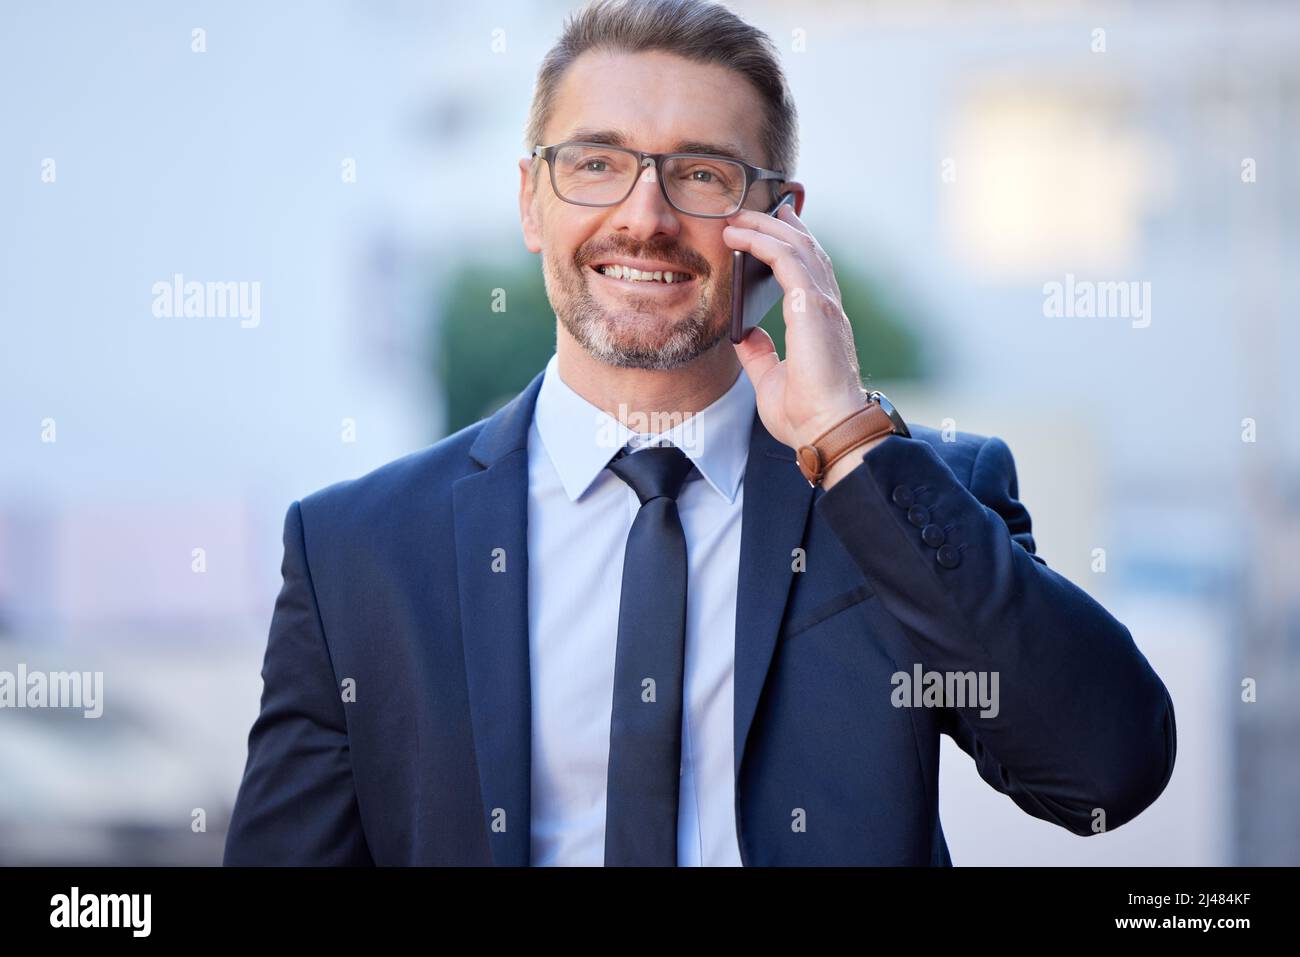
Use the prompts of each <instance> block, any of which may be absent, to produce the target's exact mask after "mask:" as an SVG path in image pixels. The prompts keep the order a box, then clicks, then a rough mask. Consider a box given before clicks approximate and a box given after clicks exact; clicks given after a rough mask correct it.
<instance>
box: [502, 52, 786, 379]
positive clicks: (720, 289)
mask: <svg viewBox="0 0 1300 957" xmlns="http://www.w3.org/2000/svg"><path fill="white" fill-rule="evenodd" d="M558 93H559V95H558V97H557V99H556V105H555V109H554V111H553V113H552V116H551V118H550V121H549V124H548V127H547V137H548V138H547V140H546V142H545V143H543V144H542V145H544V146H549V145H550V144H551V143H556V142H559V141H561V140H568V139H585V138H587V137H588V135H589V134H590V133H591V132H592V131H615V130H618V131H621V132H623V133H624V134H625V135H626V136H627V141H626V142H625V143H624V144H623V145H626V146H628V147H631V148H632V149H640V150H645V151H647V152H673V151H675V150H679V149H681V144H684V143H716V144H730V145H732V146H733V147H734V148H735V149H736V150H737V152H738V155H739V157H740V158H741V159H743V160H745V161H746V162H748V163H750V164H752V165H754V166H768V165H769V157H767V156H766V155H764V154H763V153H762V152H761V151H760V147H759V142H758V136H757V131H758V129H759V126H760V123H761V117H762V112H761V111H762V105H761V102H760V100H759V97H758V94H757V93H756V92H755V91H754V90H753V88H752V87H750V85H749V84H748V83H746V82H745V81H744V80H743V78H741V77H739V76H738V75H737V74H735V73H734V72H732V71H730V70H727V69H725V68H723V67H720V66H715V65H706V64H700V63H693V62H691V61H689V60H685V59H683V58H681V57H678V56H675V55H673V54H668V53H661V52H649V53H631V54H629V53H609V52H596V51H591V52H588V53H585V54H583V55H582V56H581V57H579V58H578V59H577V60H575V61H574V62H573V64H572V65H571V66H570V67H569V70H568V73H567V74H566V75H565V77H564V80H563V81H562V83H561V85H560V89H559V91H558ZM580 131H585V132H580ZM690 151H691V152H699V150H690ZM532 163H534V164H537V165H538V167H539V169H538V170H537V176H536V188H535V190H534V186H533V176H532V175H530V170H531V165H530V164H529V162H528V161H527V160H523V161H521V162H520V170H521V172H522V173H523V175H522V177H521V185H520V213H521V216H522V219H523V228H524V237H525V241H526V242H527V245H528V248H529V249H530V250H532V251H533V252H540V253H541V256H542V275H543V278H544V280H545V283H546V292H547V295H548V296H549V298H550V301H551V306H552V308H553V309H554V310H555V314H556V316H557V317H558V318H559V320H560V322H561V323H563V324H564V328H565V329H566V330H568V332H569V334H570V335H572V336H573V338H574V339H575V340H577V342H578V343H579V344H580V345H582V347H583V348H584V349H585V350H586V351H587V352H588V353H590V354H591V355H592V356H594V357H596V358H598V359H600V360H602V361H604V362H607V363H609V364H610V365H614V366H621V367H625V368H638V369H673V368H677V367H679V366H682V365H684V364H686V363H688V362H690V361H691V360H693V359H695V358H696V357H697V356H699V355H701V354H702V353H704V352H706V351H707V350H709V349H710V348H712V347H713V346H715V345H717V344H718V342H720V341H721V340H722V338H723V337H724V336H725V335H726V334H727V330H728V327H729V324H730V320H731V259H732V250H731V249H730V248H729V247H728V246H727V245H726V244H725V243H723V241H722V230H723V227H724V226H725V225H726V220H722V219H702V218H700V217H697V216H687V215H686V214H684V213H679V212H678V211H677V210H675V209H673V207H672V206H670V205H669V204H668V202H667V201H666V200H665V199H664V196H663V193H662V192H661V191H660V188H659V183H658V181H657V174H656V172H655V170H654V169H653V168H651V169H645V170H643V171H642V173H641V175H640V176H639V178H638V179H637V183H636V186H635V187H633V189H632V193H631V195H629V196H628V197H627V199H626V200H624V201H623V202H622V203H621V204H619V205H617V206H606V207H591V206H578V205H574V204H572V203H566V202H564V201H563V200H561V199H560V198H559V197H557V196H556V195H555V191H554V190H553V189H552V188H551V181H550V171H549V170H548V169H547V168H546V164H545V162H543V161H542V160H541V159H534V160H533V161H532ZM768 196H769V190H768V187H767V186H766V185H765V184H758V185H755V186H754V187H753V188H751V189H750V191H749V194H748V196H746V200H745V206H747V207H749V208H752V209H761V208H764V207H765V205H766V203H765V201H766V198H767V197H768ZM611 260H613V261H616V262H631V263H636V262H643V263H647V262H654V263H656V264H658V263H662V264H664V265H665V268H672V269H673V271H674V272H686V273H689V274H690V275H691V276H692V277H693V278H692V279H690V280H689V281H687V282H681V283H676V282H675V283H673V284H671V285H669V284H665V283H658V282H636V281H633V280H629V279H615V278H611V277H608V276H605V275H603V274H601V273H600V272H597V271H596V269H594V268H593V267H594V266H595V265H596V264H600V263H606V262H609V261H611Z"/></svg>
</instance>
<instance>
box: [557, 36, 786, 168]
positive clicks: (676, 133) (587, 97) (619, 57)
mask: <svg viewBox="0 0 1300 957" xmlns="http://www.w3.org/2000/svg"><path fill="white" fill-rule="evenodd" d="M762 110H763V105H762V101H761V100H760V99H759V96H758V92H757V91H756V90H755V89H754V88H753V87H752V86H750V84H749V83H748V82H747V81H746V80H745V79H744V77H742V76H741V75H740V74H739V73H736V72H735V71H734V70H729V69H727V68H726V67H724V66H719V65H718V64H716V63H696V62H694V61H692V60H687V59H685V58H683V57H679V56H677V55H676V54H672V53H664V52H662V51H657V50H655V51H648V52H641V53H622V52H612V51H606V50H589V51H587V52H586V53H584V54H582V55H581V56H580V57H578V58H577V59H576V60H574V61H573V63H572V64H571V65H570V66H569V69H568V71H567V72H566V73H565V75H564V78H563V79H562V80H561V82H560V86H559V89H558V90H557V95H556V100H555V107H554V109H553V110H552V113H551V117H550V119H549V121H548V123H547V128H546V132H547V137H548V138H547V143H556V142H559V141H560V140H566V139H583V138H587V137H586V136H584V135H574V134H580V133H583V132H584V131H585V132H592V131H609V132H622V133H624V134H625V135H626V140H627V141H626V142H625V143H623V144H622V145H625V146H630V147H632V148H634V149H641V150H646V151H648V152H671V151H674V150H681V151H684V152H687V151H689V152H714V150H700V149H698V146H699V145H702V144H709V145H716V146H718V147H726V148H725V149H722V150H720V151H721V152H724V153H736V154H738V158H740V159H744V160H746V161H748V162H750V163H753V164H755V165H758V166H761V165H765V161H766V159H767V157H766V156H763V155H762V152H761V149H760V145H759V136H758V131H759V128H760V125H761V123H762V115H763V114H762Z"/></svg>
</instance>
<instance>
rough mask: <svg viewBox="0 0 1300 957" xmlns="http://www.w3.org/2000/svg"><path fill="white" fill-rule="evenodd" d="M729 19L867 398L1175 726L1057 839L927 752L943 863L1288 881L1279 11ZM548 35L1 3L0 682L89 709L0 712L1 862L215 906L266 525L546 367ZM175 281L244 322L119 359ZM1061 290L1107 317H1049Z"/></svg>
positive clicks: (1298, 91) (1290, 828) (1291, 46)
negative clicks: (960, 444)
mask: <svg viewBox="0 0 1300 957" xmlns="http://www.w3.org/2000/svg"><path fill="white" fill-rule="evenodd" d="M732 5H733V7H734V8H735V9H737V10H738V11H740V12H741V13H742V14H743V15H745V16H746V17H747V18H749V19H750V20H751V21H752V22H754V23H755V24H756V25H758V26H760V27H761V28H763V29H764V30H766V31H767V32H768V33H769V34H770V35H771V36H772V37H773V39H774V40H775V42H776V44H777V46H778V47H779V48H780V49H781V51H782V56H783V60H784V65H785V67H786V69H787V70H788V73H789V77H790V81H791V84H792V86H793V89H794V93H795V97H796V99H797V102H798V106H799V110H800V133H801V145H800V154H799V155H800V162H799V165H798V169H797V178H798V179H799V180H800V181H802V182H804V183H805V184H807V187H808V198H807V204H806V206H805V211H804V217H803V218H804V220H805V222H806V223H807V224H808V225H809V227H810V228H811V229H812V231H813V232H814V234H816V235H817V236H818V238H819V239H820V240H821V242H822V243H823V245H824V246H825V247H826V248H827V250H828V251H829V252H830V254H831V256H832V259H833V261H834V263H835V265H836V269H837V274H838V275H839V277H840V282H841V285H842V287H843V288H844V291H845V296H846V309H847V311H848V312H849V314H850V315H851V316H852V317H853V318H854V320H855V324H856V328H857V333H858V345H859V350H860V355H861V361H862V367H863V370H864V372H865V373H868V374H869V375H870V381H871V384H872V385H873V386H875V387H878V388H882V389H884V390H885V391H887V392H888V393H889V394H890V395H891V397H893V398H894V399H895V401H896V402H897V403H898V405H899V407H900V408H901V409H902V410H904V414H905V415H906V416H907V418H908V419H909V420H911V421H915V422H922V423H926V424H929V425H934V426H938V427H943V426H944V425H945V424H951V425H952V427H955V428H957V429H961V430H965V431H971V432H976V433H980V434H984V435H998V436H1001V437H1002V438H1004V439H1005V440H1006V441H1007V442H1008V443H1009V444H1010V446H1011V449H1012V451H1013V452H1014V453H1015V456H1016V462H1017V465H1018V469H1019V480H1020V491H1021V496H1022V499H1023V501H1024V502H1025V504H1026V505H1027V507H1028V508H1029V509H1030V511H1031V513H1032V515H1033V519H1034V532H1035V537H1036V539H1037V542H1038V548H1039V552H1040V554H1042V555H1043V556H1044V557H1045V558H1046V560H1047V561H1048V563H1049V564H1050V565H1051V566H1052V567H1053V568H1055V569H1057V570H1058V571H1060V572H1061V573H1062V574H1064V575H1066V576H1067V577H1069V578H1070V579H1071V580H1072V581H1074V582H1076V583H1078V584H1079V585H1081V586H1082V587H1083V588H1085V589H1086V590H1087V591H1088V592H1089V593H1090V594H1092V595H1093V596H1094V597H1096V598H1097V599H1098V600H1099V601H1101V602H1102V603H1103V604H1105V605H1106V606H1107V607H1108V608H1109V609H1110V610H1111V611H1112V612H1114V614H1115V615H1116V616H1117V617H1119V619H1120V620H1121V621H1123V622H1124V623H1125V624H1126V625H1128V627H1129V628H1130V630H1131V631H1132V633H1133V636H1134V638H1135V640H1136V642H1137V644H1138V645H1139V647H1140V648H1141V650H1142V651H1143V653H1144V654H1145V655H1146V656H1147V657H1148V658H1149V659H1150V661H1151V662H1152V664H1153V666H1154V667H1155V668H1156V670H1157V671H1158V673H1159V674H1160V675H1161V677H1162V678H1163V679H1164V681H1165V683H1166V684H1167V685H1168V686H1169V688H1170V690H1171V693H1172V695H1173V699H1174V704H1175V709H1176V713H1177V721H1178V760H1177V767H1176V769H1175V773H1174V776H1173V779H1172V781H1171V782H1170V784H1169V786H1168V788H1167V790H1166V791H1165V793H1164V794H1163V795H1162V796H1161V797H1160V798H1159V800H1158V801H1157V803H1156V804H1155V805H1153V807H1152V808H1151V809H1150V810H1148V811H1147V812H1146V813H1145V814H1143V815H1142V816H1141V817H1139V818H1138V819H1136V820H1135V821H1133V822H1132V823H1130V824H1127V825H1125V826H1124V827H1122V828H1119V829H1117V830H1116V831H1114V832H1113V833H1108V834H1104V835H1101V836H1099V837H1095V838H1088V839H1081V838H1077V837H1074V836H1072V835H1070V834H1068V833H1066V832H1065V831H1063V830H1060V829H1059V828H1056V827H1054V826H1052V825H1049V824H1046V823H1044V822H1042V821H1038V820H1035V819H1033V818H1030V817H1029V816H1027V815H1025V814H1024V813H1023V812H1021V811H1020V810H1019V809H1018V808H1017V807H1016V806H1015V805H1013V804H1012V803H1011V801H1010V800H1009V799H1007V798H1006V797H1004V796H1002V795H1000V794H998V793H997V792H995V791H993V790H992V789H991V788H990V787H989V786H988V785H986V784H985V783H984V782H983V781H981V780H980V779H979V777H978V776H977V774H976V772H975V769H974V766H973V763H972V762H971V761H970V759H969V758H967V757H966V756H965V755H964V754H962V753H961V752H960V751H959V750H958V749H957V748H956V746H955V745H953V744H952V743H951V742H950V741H948V740H947V739H945V740H944V751H943V768H942V779H941V814H942V819H943V824H944V830H945V833H946V835H947V839H948V842H949V846H950V849H951V852H952V857H953V860H954V862H955V863H956V864H958V865H963V864H1176V865H1200V864H1300V745H1298V744H1297V743H1296V742H1297V735H1298V734H1300V696H1297V693H1296V692H1297V690H1298V689H1300V587H1297V579H1298V578H1300V573H1298V572H1297V570H1296V569H1297V564H1298V563H1300V559H1297V553H1296V544H1295V543H1296V542H1297V541H1300V428H1297V427H1296V425H1295V418H1294V416H1295V413H1294V412H1293V411H1292V410H1294V409H1296V408H1300V385H1298V384H1297V378H1296V377H1295V376H1294V375H1293V374H1291V371H1290V369H1291V366H1292V364H1293V363H1294V361H1295V359H1296V357H1297V356H1300V332H1298V331H1297V328H1298V326H1300V324H1298V323H1297V322H1296V320H1297V318H1300V270H1298V269H1297V268H1296V265H1297V263H1300V229H1298V227H1297V223H1298V222H1300V217H1298V215H1297V214H1300V186H1298V185H1297V174H1300V6H1297V5H1294V4H1285V3H1272V2H1236V3H1228V2H1226V0H1224V2H1218V3H1154V2H1149V3H1137V2H1134V3H1063V2H1062V3H1053V2H1034V3H1009V2H997V3H994V2H951V3H933V2H901V0H900V2H782V3H775V2H773V3H757V2H735V3H733V4H732ZM571 6H572V5H571V4H568V3H558V2H544V0H529V2H522V0H519V2H504V0H499V2H481V3H475V4H435V3H431V2H415V0H365V2H362V0H349V2H330V3H324V2H322V3H308V2H298V3H277V4H259V3H253V2H248V0H241V2H222V3H217V2H215V0H212V2H194V3H188V4H184V5H181V4H174V3H167V2H160V0H159V2H140V3H133V4H130V5H126V6H113V5H106V4H98V3H92V2H83V3H66V2H65V3H49V4H30V5H28V4H22V5H20V4H6V5H5V7H4V9H3V12H2V13H0V120H2V124H0V126H2V130H3V132H0V142H2V143H3V149H0V223H2V224H3V229H2V231H0V322H2V323H3V326H2V329H0V670H9V671H14V670H16V668H17V667H18V665H19V664H20V663H22V664H25V665H26V666H27V668H28V669H29V670H37V669H44V670H49V671H58V670H76V671H94V670H101V671H103V673H104V697H105V708H104V713H103V717H101V718H99V719H97V720H87V719H84V718H83V717H82V715H81V714H80V712H72V711H59V710H55V709H41V710H30V709H28V710H11V709H5V710H0V863H7V864H35V863H124V864H136V863H140V864H150V863H218V862H219V861H220V856H221V846H222V841H223V840H224V832H225V826H226V820H227V818H228V815H229V811H230V806H231V803H232V802H233V800H234V796H235V792H236V789H237V787H238V784H239V780H240V776H241V773H242V770H243V764H244V760H245V755H246V743H247V734H248V730H249V727H250V726H251V724H252V721H253V719H254V717H255V716H256V714H257V706H258V698H259V695H260V693H261V678H260V675H259V669H260V667H261V657H262V653H263V650H264V648H265V642H266V635H267V625H268V622H269V620H270V613H271V608H272V605H273V602H274V598H275V595H276V592H277V591H278V588H279V585H280V579H279V562H280V557H281V543H280V534H281V528H282V523H283V519H284V513H285V510H286V508H287V507H288V505H289V503H290V502H292V501H293V500H294V499H296V498H299V497H301V496H303V495H305V494H307V493H309V492H311V491H313V490H315V489H318V488H320V487H322V486H324V485H327V484H330V483H332V482H334V481H337V480H340V479H344V478H349V477H353V476H356V475H360V474H362V473H364V472H366V471H369V470H370V469H372V468H374V467H376V466H378V465H380V464H382V463H384V462H386V461H389V460H390V459H393V458H396V457H398V456H400V455H402V454H405V453H407V452H410V451H412V450H415V449H418V448H421V447H423V446H426V445H428V444H430V443H431V442H433V441H436V440H437V439H438V438H439V437H441V436H443V435H446V434H447V433H448V432H450V431H454V430H455V429H456V428H459V427H460V426H462V425H464V424H466V423H468V422H472V421H474V420H475V419H477V418H479V417H481V416H482V415H484V414H487V413H488V412H490V411H491V410H492V409H494V408H495V407H496V406H497V405H498V404H499V403H500V402H501V401H503V400H505V399H508V398H510V397H511V396H513V395H514V394H515V393H516V392H517V391H518V389H520V388H521V387H522V386H523V385H524V384H526V383H527V382H528V380H529V379H531V377H532V376H533V375H534V374H535V373H536V372H538V371H540V370H541V368H542V367H543V365H544V364H545V362H546V359H547V357H548V356H549V355H550V354H551V352H552V351H553V349H554V327H555V319H554V315H553V313H551V312H550V310H549V306H548V304H547V302H546V299H545V295H544V292H543V289H542V284H541V278H540V262H539V260H538V259H537V258H536V257H534V256H532V255H530V254H529V253H528V252H527V251H526V250H525V248H524V246H523V241H522V238H521V235H520V229H519V213H518V203H517V194H518V186H519V174H518V169H517V166H516V161H517V160H518V158H519V157H520V156H522V155H524V153H525V149H524V144H523V142H522V130H523V125H524V121H525V116H526V111H527V108H528V104H529V99H530V95H531V90H532V83H533V79H534V76H535V72H536V69H537V66H538V63H539V61H540V58H541V56H542V55H543V53H544V52H545V50H546V49H547V48H548V46H549V45H550V43H551V42H553V40H554V38H555V37H556V35H557V34H558V31H559V29H560V24H561V21H562V19H563V16H564V15H565V14H566V13H567V12H568V11H569V10H570V9H571ZM196 31H201V32H196ZM200 48H201V49H200ZM1288 264H1289V265H1288ZM178 274H179V275H181V276H183V277H185V280H187V281H188V280H191V279H192V280H198V281H204V282H206V281H219V282H236V283H238V282H249V283H251V282H257V283H260V295H261V299H260V314H259V317H258V321H257V323H256V324H252V323H249V322H241V320H240V319H239V318H220V317H207V318H188V319H187V318H165V317H164V318H160V317H158V316H156V315H155V314H154V300H155V294H154V292H153V291H152V290H153V287H154V284H155V283H158V282H170V281H172V280H173V277H175V276H177V275H178ZM1076 281H1081V282H1096V283H1102V282H1123V283H1136V284H1138V286H1139V287H1142V288H1145V289H1147V290H1148V295H1147V296H1146V297H1145V309H1146V312H1145V316H1144V318H1142V319H1141V321H1139V320H1138V319H1137V318H1126V317H1124V316H1118V317H1117V316H1108V317H1099V318H1088V317H1083V316H1077V315H1075V316H1054V315H1048V314H1047V313H1048V312H1050V309H1048V308H1047V307H1046V303H1047V300H1048V295H1047V292H1046V287H1047V286H1048V284H1050V283H1053V282H1057V283H1061V284H1066V283H1067V282H1076ZM1143 284H1149V285H1145V286H1144V285H1143ZM494 288H505V289H507V290H508V293H509V295H510V309H509V311H508V312H507V313H505V314H501V313H495V312H493V311H492V310H491V290H492V289H494ZM1288 316H1289V317H1291V318H1290V319H1289V320H1288V319H1287V318H1286V317H1288ZM774 317H775V318H776V319H777V321H776V322H775V323H774V322H773V318H774ZM765 326H766V328H768V329H769V330H772V331H773V332H774V333H775V332H777V331H778V330H777V329H776V328H775V327H776V326H779V316H776V314H773V315H772V316H769V319H768V321H767V322H766V323H765ZM779 343H780V338H779V337H778V344H779ZM1288 357H1290V358H1288ZM196 549H202V552H201V553H200V552H196V551H195V550H196ZM196 556H201V562H200V558H198V557H196ZM196 562H200V565H198V566H196ZM196 567H202V568H203V570H202V572H201V573H197V572H196V571H195V568H196ZM429 626H430V627H431V628H437V627H439V623H438V622H430V623H429ZM1247 679H1253V680H1254V681H1255V682H1256V695H1255V700H1253V701H1243V681H1246V680H1247ZM1247 697H1249V696H1247ZM195 809H202V811H203V814H204V817H205V826H206V830H199V831H197V832H196V830H195V828H194V826H193V824H192V822H193V820H194V812H195Z"/></svg>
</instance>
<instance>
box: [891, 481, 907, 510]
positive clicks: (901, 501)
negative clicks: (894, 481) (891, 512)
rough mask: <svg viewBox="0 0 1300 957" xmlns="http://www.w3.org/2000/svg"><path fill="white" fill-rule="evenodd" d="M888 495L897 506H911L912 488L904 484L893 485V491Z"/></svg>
mask: <svg viewBox="0 0 1300 957" xmlns="http://www.w3.org/2000/svg"><path fill="white" fill-rule="evenodd" d="M890 497H891V498H892V499H893V500H894V504H895V505H897V506H898V507H899V508H911V507H912V490H911V489H910V488H908V487H907V486H906V485H895V486H894V493H893V495H891V496H890Z"/></svg>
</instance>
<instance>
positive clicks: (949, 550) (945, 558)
mask: <svg viewBox="0 0 1300 957" xmlns="http://www.w3.org/2000/svg"><path fill="white" fill-rule="evenodd" d="M934 558H935V561H937V562H938V563H939V564H940V565H942V566H943V567H944V568H956V567H957V566H958V565H960V564H961V552H959V551H957V546H956V545H952V544H949V545H941V546H940V547H939V550H938V551H937V552H935V554H934Z"/></svg>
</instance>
